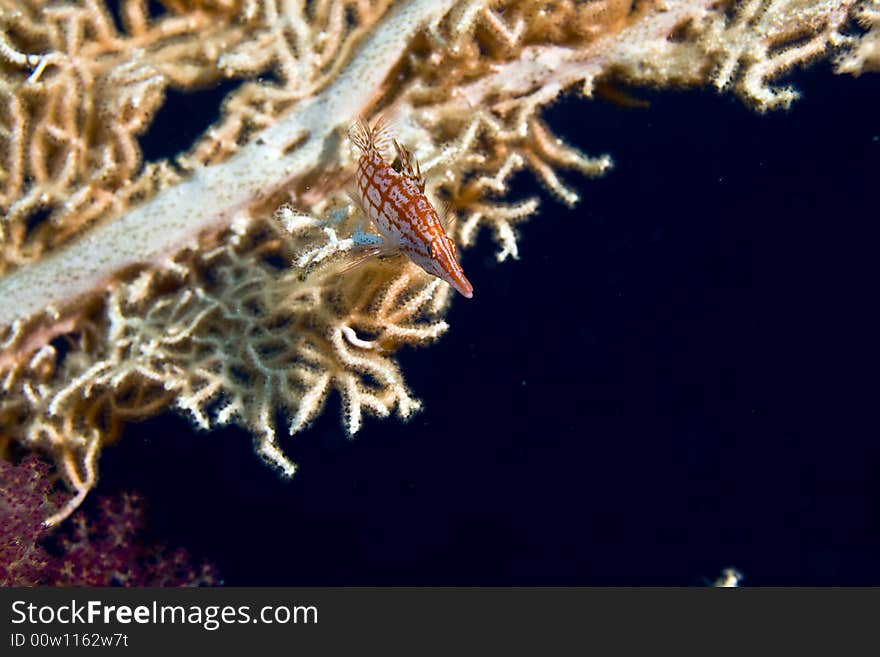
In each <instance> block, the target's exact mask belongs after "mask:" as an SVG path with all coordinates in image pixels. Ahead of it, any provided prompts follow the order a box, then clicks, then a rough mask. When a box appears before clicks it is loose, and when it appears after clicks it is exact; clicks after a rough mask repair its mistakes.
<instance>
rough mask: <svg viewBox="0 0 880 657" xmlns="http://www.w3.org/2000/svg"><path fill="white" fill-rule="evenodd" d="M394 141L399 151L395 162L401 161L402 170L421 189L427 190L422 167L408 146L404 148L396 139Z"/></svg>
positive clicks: (395, 148)
mask: <svg viewBox="0 0 880 657" xmlns="http://www.w3.org/2000/svg"><path fill="white" fill-rule="evenodd" d="M393 142H394V150H396V151H397V159H396V160H395V163H398V162H399V163H400V172H401V173H402V174H403V175H405V176H406V177H407V178H409V179H410V180H412V181H413V182H414V183H415V184H416V185H418V187H419V191H420V192H423V193H424V191H425V178H424V177H423V176H422V168H421V166H420V165H419V162H418V160H416V159H415V158H414V157H413V156H412V155H411V154H410V152H409V151H408V150H406V148H404V147H403V146H402V145H401V144H400V142H399V141H397V140H396V139H395V140H393Z"/></svg>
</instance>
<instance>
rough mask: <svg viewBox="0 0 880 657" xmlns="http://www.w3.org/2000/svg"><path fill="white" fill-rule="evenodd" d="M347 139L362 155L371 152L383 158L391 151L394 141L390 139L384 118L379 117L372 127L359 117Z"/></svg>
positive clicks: (387, 125)
mask: <svg viewBox="0 0 880 657" xmlns="http://www.w3.org/2000/svg"><path fill="white" fill-rule="evenodd" d="M348 137H349V139H351V141H352V143H353V144H354V145H355V146H357V147H358V149H360V151H361V152H362V153H369V152H370V151H371V150H375V151H378V152H379V154H380V155H382V156H383V157H384V156H385V155H386V154H387V153H388V152H389V151H390V150H391V144H392V143H393V142H394V139H393V138H392V137H391V128H390V126H389V123H388V121H387V120H386V119H385V117H384V116H381V115H380V116H379V117H377V118H376V120H375V121H374V122H373V127H372V128H371V127H370V124H369V123H368V122H367V120H366V119H364V118H363V117H360V118H359V119H358V120H357V121H356V122H355V124H354V125H353V126H351V129H350V130H349V131H348Z"/></svg>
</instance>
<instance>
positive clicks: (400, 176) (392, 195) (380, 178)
mask: <svg viewBox="0 0 880 657" xmlns="http://www.w3.org/2000/svg"><path fill="white" fill-rule="evenodd" d="M350 137H351V140H352V142H353V143H354V145H355V146H357V147H358V149H359V150H360V151H361V157H360V159H359V161H358V167H357V174H356V176H355V182H356V186H357V192H356V194H354V195H355V196H356V198H355V200H356V201H357V202H358V204H359V205H360V206H361V209H362V210H363V211H364V214H366V216H367V218H368V219H369V220H370V221H372V222H373V223H374V224H375V225H376V228H377V229H378V230H379V233H381V235H382V244H381V245H380V246H379V247H376V248H374V249H373V254H375V255H381V256H390V255H395V254H397V253H403V254H404V255H406V256H407V257H408V258H409V259H410V260H412V261H413V262H414V263H416V264H417V265H418V266H419V267H421V268H422V269H424V270H425V271H426V272H428V273H429V274H431V275H432V276H436V277H437V278H440V279H442V280H444V281H446V282H447V283H449V284H450V285H451V286H452V287H454V288H455V289H456V290H457V291H458V292H459V293H461V294H462V295H463V296H465V297H467V298H468V299H470V298H471V297H472V296H474V288H473V286H472V285H471V284H470V282H469V281H468V279H467V278H465V275H464V270H462V268H461V265H460V264H458V260H457V259H456V257H455V242H453V241H452V238H451V237H449V235H448V234H447V233H446V229H445V228H444V226H443V223H442V222H441V221H440V218H439V216H438V215H437V211H436V210H435V209H434V206H433V205H431V201H429V200H428V197H427V196H425V179H424V178H423V177H422V172H421V168H420V167H419V164H418V162H416V161H415V159H414V158H413V157H412V156H411V155H410V153H409V151H407V150H406V149H405V148H404V147H403V146H401V145H400V143H399V142H398V141H397V140H396V139H392V138H391V137H390V135H389V131H388V128H387V126H386V125H385V124H384V123H383V122H382V121H381V120H379V121H377V122H376V123H375V124H374V125H373V127H372V128H371V127H370V126H369V125H368V124H367V123H366V122H364V121H362V120H361V121H358V122H357V123H356V124H355V125H354V126H353V127H352V129H351V132H350ZM389 142H390V143H391V144H393V146H394V150H395V151H396V152H397V159H395V160H394V162H393V163H392V164H388V163H387V162H386V160H385V157H384V155H383V153H384V152H385V151H387V150H388V146H389Z"/></svg>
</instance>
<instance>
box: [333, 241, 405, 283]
mask: <svg viewBox="0 0 880 657" xmlns="http://www.w3.org/2000/svg"><path fill="white" fill-rule="evenodd" d="M401 253H402V251H401V250H400V247H398V246H397V245H396V244H394V243H392V242H390V241H389V240H387V239H385V238H382V242H381V243H379V244H362V245H360V246H355V247H354V248H352V249H351V250H350V251H349V252H348V253H347V254H346V258H345V259H346V260H347V262H346V263H345V264H344V265H343V266H342V269H341V270H340V273H341V274H344V273H346V272H349V271H351V270H352V269H357V268H358V267H360V266H361V265H365V264H367V263H369V262H373V261H375V260H383V259H385V258H393V257H394V256H398V255H400V254H401Z"/></svg>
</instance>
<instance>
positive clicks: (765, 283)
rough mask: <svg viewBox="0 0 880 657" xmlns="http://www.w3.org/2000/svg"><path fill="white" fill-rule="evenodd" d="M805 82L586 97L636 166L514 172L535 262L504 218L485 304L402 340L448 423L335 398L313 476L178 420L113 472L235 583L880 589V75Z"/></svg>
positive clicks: (164, 525)
mask: <svg viewBox="0 0 880 657" xmlns="http://www.w3.org/2000/svg"><path fill="white" fill-rule="evenodd" d="M795 82H796V84H797V85H798V86H799V88H800V89H801V90H802V91H803V92H804V98H803V99H802V100H801V101H800V102H798V103H797V104H796V105H795V107H794V108H793V110H792V111H790V112H787V113H786V112H782V113H776V114H771V115H767V116H759V115H757V114H755V113H753V112H751V111H750V110H748V109H747V108H745V107H743V105H742V104H741V103H740V102H739V101H737V100H735V99H732V98H729V97H722V96H718V95H715V94H712V93H709V92H686V93H653V92H641V91H637V92H635V93H636V95H639V96H640V97H642V98H646V99H648V100H650V103H651V106H650V108H648V109H624V108H621V107H618V106H615V105H613V104H605V103H601V102H584V101H581V100H577V99H574V98H570V99H566V100H564V101H563V102H561V103H559V104H558V105H556V106H555V107H553V108H551V109H550V110H549V111H548V112H547V118H548V121H549V123H550V124H551V125H552V126H553V127H554V129H555V130H556V131H557V132H558V133H559V134H561V135H563V136H565V137H566V138H567V139H568V140H569V141H570V142H571V143H573V144H576V145H578V146H580V147H581V148H583V149H584V150H585V151H587V152H589V153H592V154H599V153H601V152H609V153H611V154H612V155H613V157H614V159H615V162H616V167H615V169H614V170H613V171H612V172H611V173H610V174H608V175H607V176H606V177H605V178H603V179H601V180H597V181H584V180H582V179H580V178H579V176H578V175H577V174H563V175H564V176H565V178H566V179H567V180H568V181H569V182H570V183H572V184H574V185H575V186H577V187H578V188H579V190H580V191H581V193H582V195H583V201H582V203H581V204H580V205H579V206H578V207H577V208H576V209H575V210H573V211H570V210H568V209H566V208H565V207H563V206H561V205H559V204H558V203H557V202H555V201H554V200H552V198H550V197H549V196H548V195H547V194H546V193H543V192H542V191H541V190H540V188H539V187H538V186H537V185H536V184H535V182H534V179H533V177H532V176H531V175H530V174H522V175H520V176H518V177H517V178H516V179H515V181H514V184H513V188H512V193H511V195H512V197H513V198H521V197H526V196H529V195H532V194H534V193H541V194H542V195H543V197H544V201H543V210H542V212H541V214H540V216H538V217H536V218H534V219H533V220H531V221H530V222H529V223H528V224H526V225H524V226H523V227H522V230H521V233H522V238H523V239H522V242H521V255H522V260H520V261H518V262H508V263H503V264H497V263H495V261H494V257H493V253H494V249H495V245H494V244H493V243H492V241H491V238H490V236H489V235H488V234H483V235H482V236H481V239H480V242H479V245H478V247H477V248H475V249H473V250H471V251H468V252H466V253H465V254H464V259H463V262H464V266H465V269H466V271H467V273H468V277H469V278H470V280H471V281H472V282H473V284H474V287H475V298H474V299H473V300H472V301H467V300H464V299H456V301H455V305H454V307H453V309H452V311H451V313H450V316H449V318H448V319H449V322H450V323H451V325H452V329H451V330H450V332H449V333H448V335H447V336H445V337H444V338H443V339H442V340H441V341H440V342H439V343H438V344H436V345H434V346H432V347H429V348H426V349H419V350H407V351H404V352H403V353H401V355H400V360H401V362H402V365H403V369H404V371H405V372H406V374H407V375H408V382H409V383H410V385H411V387H412V389H413V391H414V392H415V394H417V395H418V396H419V397H420V398H421V399H422V400H424V402H425V405H426V409H425V410H424V411H423V412H422V413H420V414H419V415H417V416H416V417H415V418H414V419H413V420H412V421H410V422H409V423H406V424H402V423H400V422H398V421H396V420H375V419H371V420H368V421H367V422H366V424H365V428H364V430H363V431H362V432H361V433H360V434H359V435H358V436H357V438H356V439H355V440H354V441H348V440H346V438H345V437H344V435H343V434H342V431H341V429H340V428H339V421H338V414H339V403H338V400H337V399H333V400H332V401H331V403H330V407H329V410H328V412H327V413H325V415H324V416H323V417H322V418H321V419H320V420H319V421H318V422H317V424H316V425H315V426H314V427H313V428H312V429H311V430H310V431H308V432H306V433H303V434H300V435H298V436H296V437H293V438H285V439H284V440H283V441H282V446H283V447H284V449H285V450H286V451H287V452H288V453H289V454H290V455H291V456H292V457H293V459H294V460H295V461H296V462H297V463H298V464H299V465H300V472H299V473H298V474H297V476H296V477H295V478H294V479H293V480H292V481H289V482H287V481H282V480H280V479H279V478H278V477H277V476H276V474H275V473H274V472H273V471H272V470H270V469H269V468H267V467H265V466H264V465H263V464H262V463H261V462H260V461H259V459H258V458H257V457H256V456H254V453H253V449H252V441H251V438H250V436H249V435H248V434H247V433H245V432H243V431H239V430H232V429H227V430H222V431H216V432H213V433H210V434H203V433H196V432H194V431H193V430H192V429H191V428H190V426H189V424H188V423H187V421H186V420H184V419H181V418H180V417H178V416H176V415H174V414H168V415H165V416H162V417H159V418H156V419H153V420H150V421H148V422H145V423H142V424H138V425H133V426H131V427H129V428H128V430H127V431H126V433H125V434H124V435H123V438H122V440H121V442H120V443H119V444H118V446H116V447H112V448H108V449H106V450H105V453H104V455H103V457H102V460H101V476H102V479H101V483H100V486H99V492H104V493H109V492H112V491H114V490H118V489H121V488H124V489H132V488H133V489H138V490H141V491H142V492H143V493H144V494H145V495H146V496H147V497H148V499H149V501H150V503H151V510H152V523H153V524H152V527H153V531H154V532H155V534H156V535H157V536H158V537H160V538H162V539H164V540H166V541H168V542H170V543H172V544H175V545H183V546H186V547H188V548H189V549H190V550H191V551H193V552H194V553H196V554H198V555H202V556H205V557H208V558H210V559H212V560H213V561H214V562H215V563H216V564H217V565H218V567H219V569H220V571H221V572H222V574H223V575H224V576H225V580H226V583H227V584H230V585H243V584H262V585H274V584H287V585H298V584H309V585H339V584H502V585H503V584H560V585H561V584H596V585H606V584H648V585H654V584H680V585H691V584H701V583H703V582H704V581H705V579H712V578H714V577H716V576H717V575H718V574H719V572H720V571H721V569H722V568H724V567H726V566H734V567H736V568H737V569H739V570H740V571H742V572H743V573H744V574H745V577H746V580H745V583H746V584H752V585H762V584H763V585H768V584H772V585H781V584H818V585H831V584H874V585H878V584H880V559H878V555H880V533H878V529H877V527H878V518H880V513H878V511H880V482H878V479H877V476H876V473H877V471H878V466H880V441H878V437H880V431H878V421H877V416H878V413H877V409H878V385H877V378H878V367H877V365H878V360H877V358H876V355H877V349H876V346H875V345H876V342H877V340H878V335H880V331H878V324H877V321H876V318H875V307H876V305H877V298H878V281H880V275H878V274H880V271H878V270H880V266H878V257H877V251H878V246H880V221H878V219H880V216H878V211H877V201H876V199H877V194H878V186H880V176H878V173H880V167H878V164H880V125H878V122H877V107H878V106H880V102H878V101H880V85H878V82H877V78H876V77H870V76H866V77H863V78H861V79H858V80H854V79H852V78H849V77H837V76H833V75H831V74H830V73H829V72H828V71H827V69H823V68H819V69H816V70H813V71H811V72H809V73H808V74H805V75H799V76H798V77H797V79H796V80H795ZM169 120H174V117H171V119H169ZM157 148H158V149H159V150H161V145H159V146H158V147H157ZM157 152H158V151H157Z"/></svg>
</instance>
